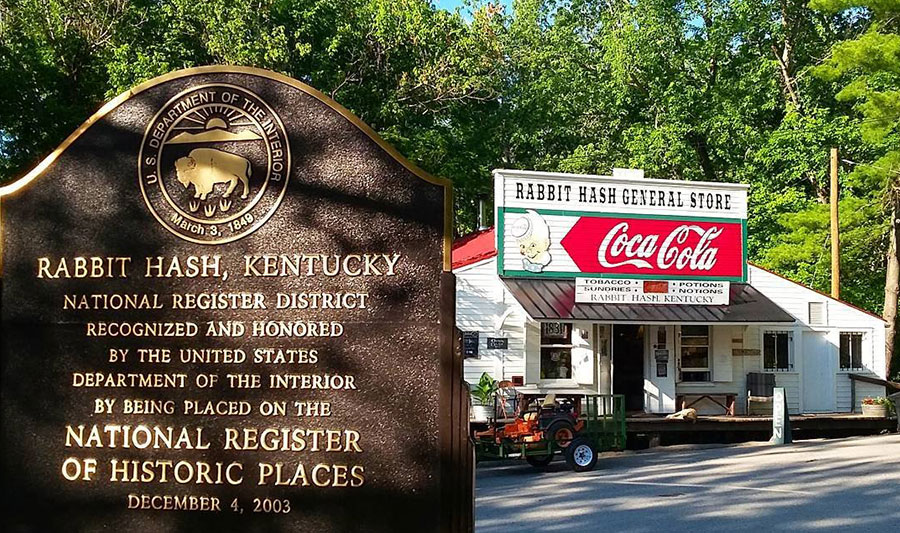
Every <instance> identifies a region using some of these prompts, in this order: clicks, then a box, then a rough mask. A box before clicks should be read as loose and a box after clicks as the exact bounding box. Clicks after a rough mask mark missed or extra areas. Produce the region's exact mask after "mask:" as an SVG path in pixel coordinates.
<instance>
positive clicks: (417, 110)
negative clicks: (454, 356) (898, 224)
mask: <svg viewBox="0 0 900 533" xmlns="http://www.w3.org/2000/svg"><path fill="white" fill-rule="evenodd" d="M807 1H808V0H641V1H640V2H633V1H630V0H602V1H597V0H515V1H514V2H513V6H512V9H508V10H507V9H504V8H503V7H502V6H499V5H497V4H494V3H490V2H484V1H480V0H469V1H468V2H467V3H466V4H465V5H464V7H463V8H462V9H458V10H455V11H453V12H448V11H445V10H441V9H437V8H436V7H435V6H434V4H433V3H430V2H427V1H424V0H346V1H341V2H334V1H333V0H328V1H326V0H0V75H2V77H3V80H4V83H3V84H0V155H2V158H0V176H2V178H4V179H12V178H14V177H16V176H18V175H21V174H22V173H23V172H25V171H27V169H28V168H29V167H30V166H32V165H33V164H35V163H36V162H37V161H39V160H40V158H41V157H43V156H44V155H45V154H47V153H48V152H49V151H50V150H52V149H53V148H54V147H55V146H56V145H57V144H58V143H59V142H60V141H61V140H62V139H64V138H65V136H66V135H68V134H69V133H70V132H71V131H72V130H73V129H74V128H76V127H77V126H78V125H79V124H80V123H81V121H83V120H84V118H86V117H87V116H88V115H89V114H90V113H91V112H92V111H93V110H94V109H96V108H97V107H99V105H101V104H102V102H103V101H104V100H106V99H109V98H111V97H113V96H114V95H116V94H118V93H120V92H122V91H124V90H127V89H128V88H129V87H131V86H133V85H135V84H137V83H139V82H141V81H143V80H146V79H149V78H151V77H154V76H157V75H160V74H162V73H165V72H168V71H170V70H174V69H178V68H184V67H189V66H193V65H202V64H210V63H228V64H242V65H252V66H257V67H262V68H268V69H272V70H275V71H278V72H282V73H285V74H287V75H289V76H292V77H295V78H297V79H300V80H302V81H305V82H307V83H309V84H310V85H312V86H314V87H316V88H317V89H319V90H321V91H323V92H324V93H326V94H328V95H329V96H331V97H333V98H335V99H336V100H337V101H338V102H340V103H341V104H343V105H344V106H346V107H348V108H349V109H350V110H351V111H353V112H354V113H355V114H357V115H358V116H360V117H361V118H362V119H363V120H364V121H366V122H368V123H369V124H371V125H372V126H373V128H375V129H376V130H377V131H378V132H379V133H380V134H381V135H383V136H384V137H385V138H386V139H387V140H388V141H390V142H391V143H393V144H395V145H396V146H397V147H398V149H400V151H401V152H403V153H404V154H406V155H407V156H408V157H409V158H410V159H412V160H413V161H415V162H416V163H418V164H419V165H420V166H422V167H423V168H425V169H426V170H428V171H429V172H431V173H433V174H436V175H441V176H444V177H447V178H450V179H451V180H453V182H454V184H455V188H456V194H457V200H456V215H457V226H458V227H457V230H458V232H459V233H465V232H467V231H471V230H472V229H473V227H474V224H475V216H476V206H477V202H478V200H479V199H480V198H486V199H487V198H490V194H491V190H492V187H491V173H490V172H491V170H492V169H493V168H499V167H512V168H535V169H542V170H552V171H565V172H588V173H608V172H609V170H610V168H612V167H614V166H626V167H640V168H643V169H645V172H646V174H647V175H648V176H649V177H658V178H678V179H688V180H705V181H727V182H744V183H749V184H750V185H751V203H750V205H751V211H750V221H749V223H750V241H749V245H750V252H751V258H752V259H753V260H755V261H757V262H759V263H760V264H762V265H763V266H766V267H770V268H774V269H775V270H777V271H779V272H782V273H785V274H787V275H789V276H790V277H792V278H794V279H797V280H798V281H801V282H804V283H808V284H811V285H812V286H814V287H817V288H820V289H824V288H826V287H827V286H828V283H829V281H828V280H829V276H830V271H829V262H828V254H829V250H828V239H827V234H828V230H829V228H828V217H827V209H826V206H825V205H824V203H823V202H824V201H825V200H826V199H827V197H828V180H827V157H828V149H829V148H830V147H831V146H839V147H840V148H841V154H842V158H844V159H846V160H849V161H853V162H854V163H865V164H867V165H868V166H866V165H862V164H860V165H856V166H854V167H849V168H848V169H847V170H850V169H855V171H854V172H853V174H852V175H850V176H849V177H847V178H846V179H845V180H844V190H843V191H842V194H843V198H844V199H843V202H842V204H841V214H842V231H843V232H844V233H843V235H844V238H843V242H844V243H845V244H844V250H843V264H844V269H845V270H844V273H845V277H844V280H845V296H846V298H848V299H849V300H850V301H851V302H853V303H856V304H858V305H861V306H863V307H866V308H868V309H871V310H873V311H880V309H881V306H882V302H881V301H880V299H879V291H880V289H881V288H882V287H883V283H884V272H885V266H884V260H883V254H884V251H885V250H886V246H887V240H888V239H887V231H888V225H887V223H886V219H885V217H884V202H883V195H884V191H885V190H886V187H888V186H889V185H888V184H889V180H888V179H887V177H888V176H890V175H891V174H890V173H889V172H887V173H885V172H881V171H879V170H878V169H879V168H881V169H883V168H888V169H891V168H897V165H900V155H898V154H897V147H898V146H900V142H898V140H900V139H898V132H897V127H896V123H897V116H898V114H900V92H898V86H900V85H898V76H900V67H898V65H900V60H898V57H900V56H898V49H900V44H898V41H900V36H898V35H897V24H898V22H897V21H898V20H900V17H898V16H897V1H896V0H869V1H867V2H864V3H865V4H866V5H867V6H868V7H861V6H859V4H860V3H863V2H861V1H860V2H855V1H852V0H815V1H814V2H813V3H812V5H811V6H807V5H806V3H807ZM879 254H881V255H879Z"/></svg>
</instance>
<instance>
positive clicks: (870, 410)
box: [862, 404, 887, 418]
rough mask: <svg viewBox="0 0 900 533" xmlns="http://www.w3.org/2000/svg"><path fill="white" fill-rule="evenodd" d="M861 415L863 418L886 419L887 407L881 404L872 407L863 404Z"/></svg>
mask: <svg viewBox="0 0 900 533" xmlns="http://www.w3.org/2000/svg"><path fill="white" fill-rule="evenodd" d="M862 414H863V416H875V417H878V418H885V417H887V406H886V405H882V404H874V405H867V404H863V406H862Z"/></svg>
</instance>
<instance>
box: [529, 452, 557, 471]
mask: <svg viewBox="0 0 900 533" xmlns="http://www.w3.org/2000/svg"><path fill="white" fill-rule="evenodd" d="M525 460H526V461H528V464H530V465H531V466H533V467H535V468H545V467H546V466H547V465H549V464H550V463H551V462H552V461H553V454H552V453H550V454H547V455H526V456H525Z"/></svg>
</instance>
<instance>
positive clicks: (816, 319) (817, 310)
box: [809, 302, 828, 326]
mask: <svg viewBox="0 0 900 533" xmlns="http://www.w3.org/2000/svg"><path fill="white" fill-rule="evenodd" d="M809 325H810V326H827V325H828V319H827V318H826V317H825V302H809Z"/></svg>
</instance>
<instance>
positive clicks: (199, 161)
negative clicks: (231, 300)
mask: <svg viewBox="0 0 900 533" xmlns="http://www.w3.org/2000/svg"><path fill="white" fill-rule="evenodd" d="M175 173H176V174H177V176H178V182H179V183H181V184H182V185H184V187H185V188H187V186H188V185H190V184H193V185H194V198H200V199H201V200H206V196H207V195H208V194H209V193H211V192H212V190H213V188H214V187H215V186H216V184H217V183H227V184H228V189H227V190H226V191H225V198H228V197H229V196H231V193H232V192H233V191H234V188H235V187H237V184H238V182H241V185H243V186H244V192H243V194H241V198H246V197H247V194H248V193H249V192H250V175H251V173H252V168H251V165H250V161H248V160H247V159H246V158H243V157H241V156H239V155H237V154H231V153H228V152H223V151H222V150H216V149H215V148H195V149H193V150H191V153H189V154H188V155H187V156H185V157H180V158H178V160H176V161H175Z"/></svg>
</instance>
